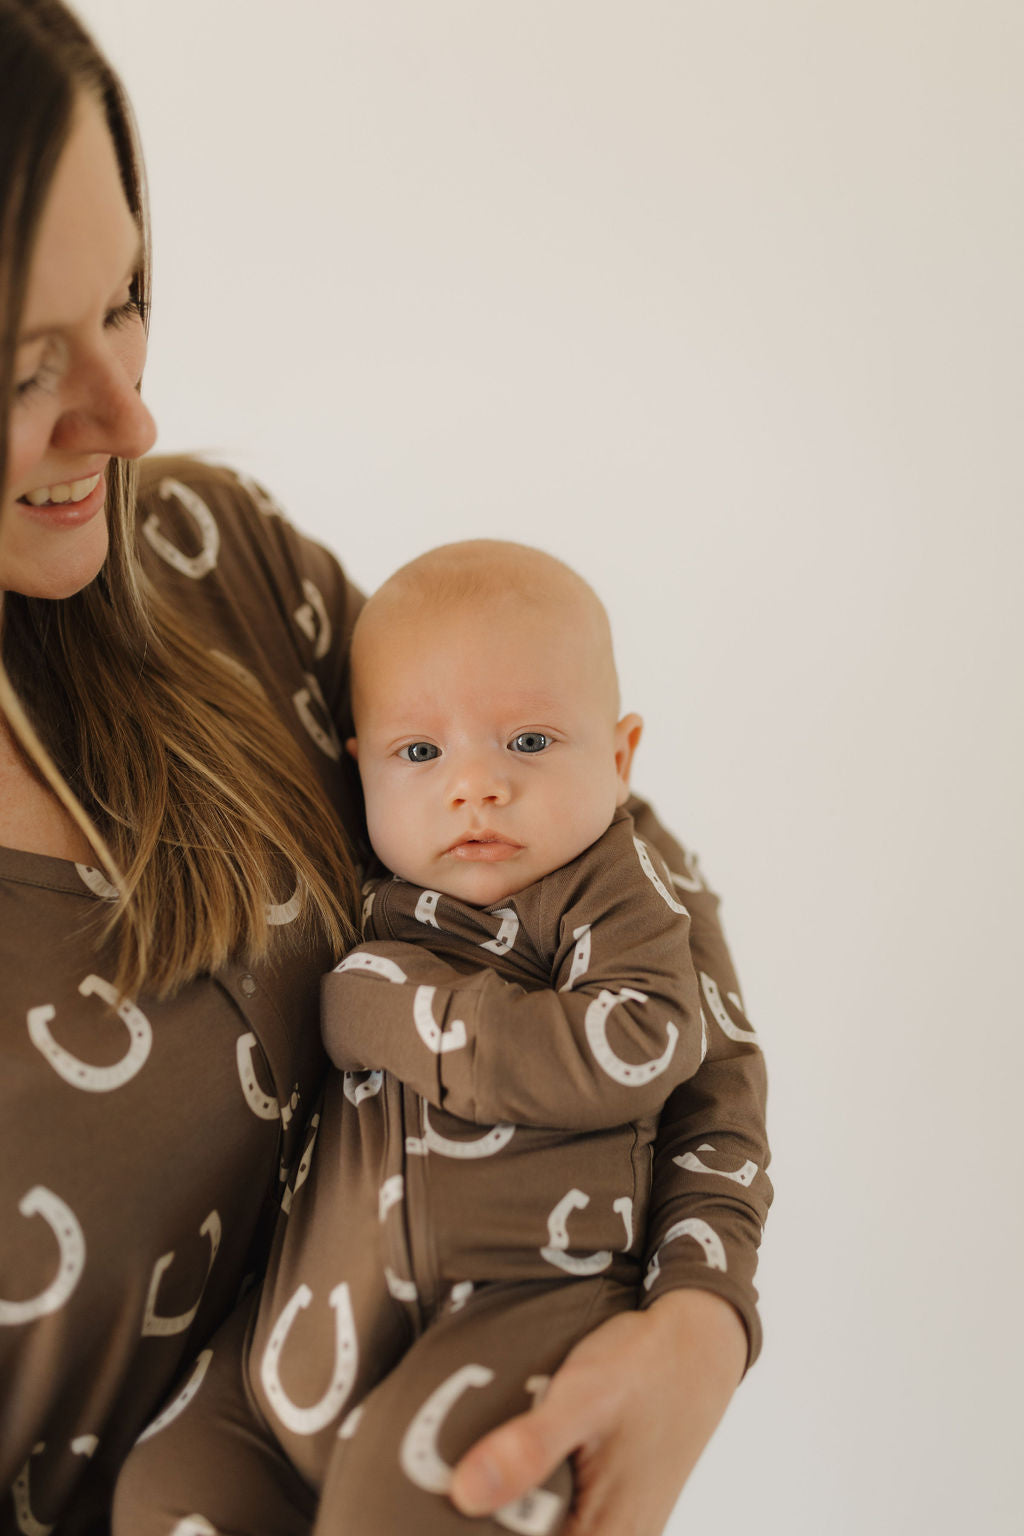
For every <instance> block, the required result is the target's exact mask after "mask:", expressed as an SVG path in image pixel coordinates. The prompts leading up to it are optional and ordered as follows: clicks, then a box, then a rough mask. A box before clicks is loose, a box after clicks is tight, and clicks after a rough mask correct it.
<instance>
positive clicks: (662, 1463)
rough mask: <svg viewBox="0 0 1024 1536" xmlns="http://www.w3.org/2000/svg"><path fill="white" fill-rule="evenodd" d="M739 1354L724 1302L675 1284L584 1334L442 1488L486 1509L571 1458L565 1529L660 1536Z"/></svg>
mask: <svg viewBox="0 0 1024 1536" xmlns="http://www.w3.org/2000/svg"><path fill="white" fill-rule="evenodd" d="M745 1359H746V1336H745V1333H744V1330H743V1327H742V1325H741V1323H740V1321H739V1318H738V1317H737V1315H736V1313H735V1312H734V1311H733V1309H732V1308H731V1307H730V1306H729V1305H728V1303H727V1302H723V1301H722V1300H720V1298H718V1297H716V1296H712V1295H709V1294H708V1293H706V1292H702V1291H683V1292H677V1293H675V1294H673V1295H671V1296H666V1297H665V1298H664V1299H663V1300H661V1301H659V1302H657V1303H655V1305H654V1306H653V1307H651V1308H650V1309H649V1310H648V1311H646V1312H630V1313H624V1314H622V1315H621V1316H619V1317H614V1318H611V1319H610V1320H609V1321H608V1322H606V1323H604V1324H602V1326H601V1327H600V1328H598V1329H596V1330H595V1331H594V1333H592V1334H588V1336H587V1337H586V1338H585V1339H582V1340H581V1341H580V1343H579V1344H577V1345H576V1347H575V1349H573V1350H572V1351H571V1353H570V1354H569V1355H568V1356H567V1358H566V1360H565V1362H564V1363H563V1365H562V1366H561V1368H560V1369H559V1370H558V1371H557V1372H556V1374H555V1376H554V1377H553V1378H552V1381H551V1385H550V1387H549V1389H548V1392H547V1394H546V1396H545V1397H544V1399H543V1401H542V1402H541V1403H539V1404H538V1405H537V1406H536V1407H535V1408H533V1409H531V1410H530V1412H529V1413H524V1414H521V1415H520V1416H519V1417H518V1418H515V1419H511V1420H510V1421H509V1422H508V1423H507V1424H504V1425H502V1426H501V1427H500V1428H499V1429H496V1430H493V1431H492V1432H491V1433H490V1434H489V1435H487V1436H485V1437H484V1439H482V1440H480V1441H478V1443H477V1444H476V1445H475V1446H473V1448H472V1449H471V1450H470V1451H468V1452H467V1454H466V1455H465V1456H464V1457H463V1459H462V1460H461V1461H460V1462H459V1465H458V1467H457V1468H456V1470H455V1475H454V1479H453V1482H452V1488H451V1496H452V1498H453V1500H454V1502H455V1504H456V1506H457V1507H458V1508H459V1509H461V1510H462V1511H463V1513H465V1514H474V1515H482V1514H490V1513H493V1511H494V1510H496V1509H500V1508H501V1506H502V1505H503V1504H507V1503H510V1502H511V1501H512V1500H514V1499H516V1498H519V1497H521V1496H522V1495H523V1494H524V1493H527V1492H528V1491H529V1490H530V1489H531V1488H535V1487H537V1486H538V1485H539V1484H540V1483H542V1482H544V1481H545V1479H546V1478H547V1477H549V1476H550V1474H551V1473H552V1472H553V1471H554V1470H555V1468H556V1467H557V1466H558V1465H559V1464H560V1463H561V1462H562V1461H564V1460H565V1459H566V1457H567V1456H572V1458H573V1471H574V1477H575V1485H576V1495H575V1499H574V1503H573V1513H572V1517H571V1519H570V1522H569V1524H568V1526H566V1527H565V1531H564V1536H658V1533H659V1532H660V1531H662V1530H663V1528H664V1525H665V1522H666V1520H667V1519H668V1517H669V1515H670V1514H671V1512H672V1508H673V1505H674V1504H675V1502H676V1500H677V1498H678V1497H679V1493H680V1491H681V1489H682V1487H683V1484H684V1483H685V1481H686V1478H687V1477H688V1476H689V1474H690V1472H691V1470H692V1469H693V1467H694V1465H695V1464H696V1461H697V1459H698V1457H699V1455H700V1453H701V1451H702V1450H703V1448H704V1446H705V1445H706V1443H707V1441H708V1439H709V1438H710V1436H711V1433H712V1431H713V1430H714V1428H715V1426H716V1425H717V1423H718V1421H719V1419H720V1418H721V1415H722V1413H723V1412H724V1411H725V1407H726V1405H727V1404H728V1401H729V1398H730V1397H731V1395H732V1392H733V1390H734V1388H735V1385H736V1382H737V1381H738V1380H739V1377H740V1375H741V1374H742V1370H743V1364H744V1361H745Z"/></svg>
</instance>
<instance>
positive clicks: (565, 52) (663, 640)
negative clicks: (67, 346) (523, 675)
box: [81, 0, 1024, 1536]
mask: <svg viewBox="0 0 1024 1536" xmlns="http://www.w3.org/2000/svg"><path fill="white" fill-rule="evenodd" d="M81 9H82V11H83V13H84V15H85V16H86V18H87V19H88V20H89V21H91V22H92V24H93V25H94V27H95V29H96V31H97V32H98V35H99V37H100V39H101V40H102V42H103V43H104V44H105V45H106V47H107V48H108V50H109V52H110V53H111V55H112V57H113V59H114V61H115V63H116V64H117V65H118V66H119V68H120V69H121V70H122V72H123V74H124V77H125V79H126V81H127V84H128V87H129V90H130V92H131V94H132V96H133V98H134V100H135V103H136V107H137V111H138V116H139V120H140V124H141V129H142V135H143V141H144V144H145V147H146V152H147V158H148V164H149V172H150V178H151V187H152V199H153V209H154V224H155V238H156V273H155V277H156V288H155V299H156V303H155V308H154V312H153V326H152V348H151V362H150V366H149V369H148V373H147V379H146V391H147V396H148V399H149V401H150V404H151V405H152V406H153V408H154V410H155V412H156V415H157V417H158V419H159V421H160V425H161V446H163V447H164V448H167V449H177V448H203V449H206V450H208V451H210V452H211V453H213V454H215V455H216V456H217V457H220V458H223V459H225V460H228V461H230V462H233V463H236V464H238V465H240V466H243V467H244V468H246V469H247V470H249V471H250V472H252V473H254V474H256V475H258V476H260V477H262V478H263V479H264V480H265V481H266V482H267V483H268V485H269V486H270V487H271V488H272V489H273V491H274V492H275V493H276V495H277V496H278V497H279V499H280V500H281V501H282V503H283V504H284V505H285V506H286V507H287V508H288V509H289V511H290V512H291V514H292V516H293V517H294V519H295V520H296V521H297V522H298V523H299V524H300V525H302V526H303V527H305V528H307V529H309V530H311V531H312V532H314V533H316V534H317V535H318V536H319V537H321V538H322V539H323V540H325V541H326V542H327V543H329V544H330V545H331V546H333V547H334V548H335V549H336V550H337V551H338V552H339V554H341V556H342V557H343V558H344V559H345V561H346V562H347V563H348V565H349V567H350V569H351V571H352V573H353V574H354V575H355V577H356V578H358V579H359V580H360V581H362V582H363V583H365V584H367V585H370V586H372V585H374V584H375V583H376V582H377V581H378V580H379V579H380V578H381V577H382V576H383V574H384V573H385V572H386V571H388V570H389V569H390V568H391V567H392V566H394V565H395V564H396V563H398V562H399V561H400V560H403V559H405V558H407V557H409V556H411V555H412V554H414V553H416V552H417V551H419V550H420V549H422V548H424V547H426V546H427V545H429V544H432V543H436V542H438V541H440V540H443V539H448V538H456V537H462V536H466V535H471V534H476V533H485V534H511V535H512V536H515V537H519V538H522V539H525V540H527V541H530V542H534V543H538V544H541V545H544V546H546V547H548V548H549V549H551V550H553V551H555V552H556V553H558V554H560V555H562V556H563V557H566V558H568V559H569V560H570V561H573V562H575V564H576V565H577V566H578V567H579V568H580V569H581V570H582V571H583V572H584V573H585V574H586V575H587V576H588V577H590V578H591V580H592V581H593V582H594V583H595V585H596V586H597V587H598V589H599V591H600V592H601V593H602V594H603V596H604V597H605V599H606V601H607V604H608V607H609V609H610V610H611V613H612V618H613V623H614V627H615V630H616V633H617V639H618V648H619V656H620V662H621V672H622V680H623V692H624V697H625V701H626V703H627V705H628V707H630V708H635V709H638V710H640V711H641V712H642V713H643V714H644V715H645V716H646V719H647V736H646V740H645V743H644V746H643V749H642V757H641V761H640V764H639V769H638V778H639V783H640V785H641V787H643V788H644V789H645V790H647V791H648V792H649V793H650V794H652V795H653V797H654V799H655V802H656V804H657V805H658V807H659V808H660V809H661V811H662V812H663V814H664V816H665V817H666V818H667V819H668V821H669V822H670V823H671V824H672V825H673V826H674V827H676V828H677V829H678V830H679V831H680V833H681V834H682V835H683V836H684V838H686V839H688V840H689V841H691V842H692V843H694V844H695V845H696V846H697V847H698V848H699V849H700V851H701V853H702V856H703V861H704V866H705V869H706V871H707V872H708V873H709V876H710V878H711V880H712V883H713V884H715V885H716V886H717V887H718V888H719V889H721V890H723V891H724V892H725V893H726V898H727V899H726V905H725V919H726V924H727V928H728V932H729V935H730V938H731V941H732V943H733V946H734V948H735V951H736V954H737V957H738V961H739V965H740V969H741V973H742V975H743V978H744V983H745V992H746V1001H747V1005H748V1008H749V1010H750V1012H751V1014H752V1016H753V1017H754V1018H755V1019H756V1021H757V1022H758V1024H759V1027H760V1029H761V1032H762V1035H763V1038H764V1041H765V1044H766V1046H767V1048H768V1050H769V1052H770V1061H771V1069H772V1100H771V1118H772V1130H773V1135H774V1142H775V1149H776V1158H775V1164H774V1173H775V1178H776V1183H777V1186H778V1198H777V1202H776V1208H775V1211H774V1214H773V1218H772V1221H771V1224H770V1227H769V1232H768V1239H767V1242H766V1245H765V1251H764V1259H763V1264H762V1270H761V1278H762V1294H763V1301H764V1311H765V1316H766V1329H767V1345H766V1350H765V1354H764V1357H763V1359H762V1361H761V1363H760V1364H759V1365H758V1366H757V1368H756V1369H755V1371H754V1372H753V1373H752V1374H751V1376H750V1377H749V1379H748V1381H747V1382H746V1383H745V1385H744V1387H743V1388H742V1390H741V1392H740V1393H739V1395H738V1396H737V1399H736V1401H735V1403H734V1405H733V1407H732V1408H731V1410H730V1413H729V1415H728V1417H727V1419H726V1422H725V1424H724V1426H723V1428H722V1430H721V1432H720V1434H719V1435H718V1437H717V1439H716V1440H715V1442H714V1443H713V1445H712V1447H711V1448H710V1450H709V1451H708V1453H707V1455H706V1457H705V1459H704V1461H703V1463H702V1464H701V1466H700V1468H699V1469H698V1472H697V1473H696V1474H695V1476H694V1477H693V1479H692V1481H691V1484H690V1486H689V1488H688V1489H687V1491H686V1492H685V1494H684V1496H683V1498H682V1500H681V1502H680V1505H679V1507H678V1509H677V1511H676V1514H675V1516H674V1518H673V1521H672V1524H671V1527H670V1529H671V1531H672V1533H673V1536H682V1533H684V1532H691V1531H692V1532H696V1531H701V1532H706V1531H714V1532H740V1531H745V1530H752V1529H757V1530H760V1531H765V1532H770V1533H786V1536H804V1533H806V1536H818V1533H820V1532H821V1531H828V1532H829V1533H830V1536H863V1533H865V1532H871V1533H873V1536H916V1533H918V1532H920V1533H928V1536H961V1533H962V1532H964V1531H970V1532H977V1533H980V1536H1004V1533H1005V1536H1010V1533H1017V1532H1019V1531H1020V1530H1021V1519H1022V1516H1021V1501H1020V1483H1019V1471H1018V1469H1019V1457H1020V1430H1021V1424H1022V1414H1021V1402H1020V1397H1021V1382H1022V1376H1024V1359H1022V1350H1021V1342H1020V1340H1021V1329H1020V1323H1019V1305H1020V1299H1021V1265H1022V1262H1024V1244H1022V1234H1021V1214H1020V1210H1021V1175H1022V1172H1024V1168H1022V1162H1021V1156H1020V1151H1019V1147H1020V1140H1021V1122H1022V1114H1021V1085H1022V1080H1024V1051H1022V1044H1021V1029H1022V1026H1021V1010H1020V1002H1019V992H1020V983H1019V980H1018V977H1019V963H1018V962H1019V957H1020V955H1021V948H1022V946H1021V920H1022V916H1024V914H1022V909H1021V878H1020V877H1021V865H1022V858H1021V854H1022V820H1021V815H1020V796H1021V785H1022V782H1024V751H1022V740H1021V722H1020V678H1019V671H1018V670H1017V667H1016V663H1017V662H1018V661H1019V658H1020V654H1021V641H1022V639H1024V636H1022V632H1021V631H1022V625H1021V606H1022V604H1021V590H1020V587H1021V572H1022V561H1024V549H1022V534H1021V528H1022V516H1021V506H1022V491H1024V465H1022V456H1021V442H1022V426H1021V423H1022V411H1024V389H1022V382H1024V379H1022V371H1024V362H1022V359H1024V298H1022V271H1024V212H1022V210H1024V202H1022V197H1024V7H1022V6H1021V5H1020V4H1019V0H1005V3H998V0H927V3H925V0H832V3H826V0H818V3H816V0H773V3H769V4H766V3H764V0H728V3H721V0H720V3H714V0H704V3H697V0H666V3H653V0H628V3H627V0H620V3H617V4H609V3H606V0H544V3H538V0H358V3H356V0H290V3H289V4H287V5H283V4H282V3H281V0H145V3H141V0H81ZM651 1412H652V1413H656V1412H657V1404H652V1407H651Z"/></svg>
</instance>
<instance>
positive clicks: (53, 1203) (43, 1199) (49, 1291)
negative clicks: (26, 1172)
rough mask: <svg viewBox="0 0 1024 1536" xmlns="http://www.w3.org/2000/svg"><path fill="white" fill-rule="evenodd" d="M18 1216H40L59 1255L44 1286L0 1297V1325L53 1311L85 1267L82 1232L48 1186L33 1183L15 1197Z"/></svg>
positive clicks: (59, 1306)
mask: <svg viewBox="0 0 1024 1536" xmlns="http://www.w3.org/2000/svg"><path fill="white" fill-rule="evenodd" d="M18 1210H19V1211H20V1212H21V1214H22V1216H41V1217H42V1218H43V1220H44V1221H45V1222H46V1223H47V1225H48V1226H49V1228H50V1230H51V1231H52V1233H53V1235H54V1237H55V1238H56V1239H57V1247H58V1249H59V1252H60V1257H59V1260H58V1263H57V1273H56V1274H55V1275H54V1277H53V1279H52V1280H51V1281H50V1283H49V1285H48V1286H47V1287H46V1289H45V1290H42V1291H40V1292H39V1295H38V1296H32V1297H30V1298H29V1299H28V1300H27V1301H4V1300H2V1299H0V1325H4V1326H7V1327H13V1326H16V1325H17V1324H20V1323H30V1322H33V1321H34V1319H35V1318H37V1317H46V1316H48V1315H49V1313H51V1312H57V1311H59V1310H60V1308H61V1307H62V1306H63V1305H64V1303H65V1302H66V1301H67V1299H68V1297H69V1296H70V1295H71V1293H72V1291H73V1290H74V1288H75V1286H76V1285H77V1284H78V1282H79V1279H80V1278H81V1274H82V1270H83V1269H84V1268H85V1236H84V1234H83V1232H82V1228H81V1227H80V1226H79V1223H78V1218H77V1217H76V1215H75V1213H74V1211H73V1210H72V1209H71V1207H70V1206H69V1205H65V1204H64V1201H63V1200H61V1199H60V1197H59V1196H58V1195H55V1194H54V1193H53V1190H52V1189H46V1188H45V1187H44V1186H43V1185H42V1184H36V1185H34V1186H33V1188H32V1189H30V1190H29V1191H28V1192H27V1193H26V1194H25V1195H23V1196H22V1198H21V1199H20V1200H19V1201H18Z"/></svg>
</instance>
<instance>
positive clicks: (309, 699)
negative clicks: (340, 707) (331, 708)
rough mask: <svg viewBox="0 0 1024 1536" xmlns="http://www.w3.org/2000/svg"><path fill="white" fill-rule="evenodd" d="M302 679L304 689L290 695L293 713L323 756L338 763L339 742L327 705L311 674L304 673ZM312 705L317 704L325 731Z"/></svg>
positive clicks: (339, 755)
mask: <svg viewBox="0 0 1024 1536" xmlns="http://www.w3.org/2000/svg"><path fill="white" fill-rule="evenodd" d="M302 677H303V681H304V683H305V687H304V688H299V689H298V690H297V692H295V693H293V694H292V703H293V704H294V705H295V712H296V714H297V715H298V717H299V719H300V720H301V721H302V723H303V725H304V726H305V728H306V731H307V732H308V734H309V736H310V737H311V738H312V740H313V741H314V742H315V743H316V745H317V746H318V747H319V748H320V751H321V752H322V753H323V754H324V756H325V757H329V758H332V759H333V760H334V762H338V760H339V759H340V757H341V742H340V741H339V740H338V733H337V731H336V730H335V729H334V725H333V722H332V721H331V717H330V714H329V712H328V709H327V705H326V703H325V702H324V696H323V693H322V692H321V691H320V684H319V683H318V682H317V680H316V678H315V677H314V676H313V674H312V672H304V673H303V674H302ZM313 703H316V704H319V706H320V708H321V710H322V711H323V717H324V719H325V720H326V721H327V728H326V729H325V728H324V727H323V725H321V723H320V721H319V720H317V718H316V716H315V715H314V714H313V711H312V709H311V707H310V706H311V705H312V704H313Z"/></svg>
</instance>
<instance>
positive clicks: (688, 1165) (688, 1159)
mask: <svg viewBox="0 0 1024 1536" xmlns="http://www.w3.org/2000/svg"><path fill="white" fill-rule="evenodd" d="M714 1150H715V1149H714V1147H713V1146H712V1145H711V1143H710V1141H704V1142H701V1144H700V1146H699V1147H698V1148H697V1152H713V1151H714ZM672 1161H673V1162H674V1163H678V1165H679V1167H680V1168H685V1169H687V1171H688V1172H690V1173H713V1174H714V1175H715V1177H716V1178H718V1179H732V1180H733V1182H734V1183H735V1184H742V1185H743V1188H744V1189H749V1188H750V1186H751V1184H753V1182H754V1180H755V1178H756V1177H757V1164H756V1163H752V1162H751V1161H750V1158H749V1157H748V1158H747V1160H746V1162H745V1163H744V1164H743V1167H742V1168H738V1169H737V1170H736V1172H735V1173H729V1172H728V1171H727V1170H726V1169H724V1168H709V1167H708V1165H707V1163H702V1162H701V1160H700V1158H699V1157H698V1156H697V1153H696V1152H684V1153H683V1155H682V1157H674V1158H673V1159H672Z"/></svg>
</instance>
